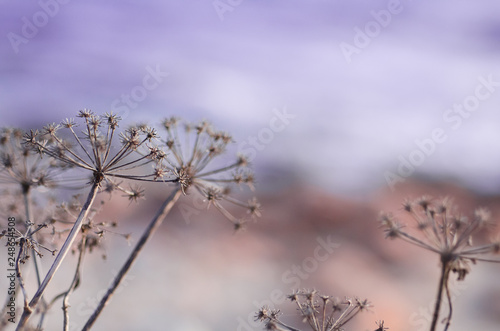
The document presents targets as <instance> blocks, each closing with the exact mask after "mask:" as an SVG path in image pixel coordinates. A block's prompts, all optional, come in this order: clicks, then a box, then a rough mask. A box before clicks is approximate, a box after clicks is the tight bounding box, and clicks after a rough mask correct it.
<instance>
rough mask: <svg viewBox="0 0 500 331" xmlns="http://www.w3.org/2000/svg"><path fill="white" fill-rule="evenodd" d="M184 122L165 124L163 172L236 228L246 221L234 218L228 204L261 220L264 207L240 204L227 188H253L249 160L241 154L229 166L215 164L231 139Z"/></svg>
mask: <svg viewBox="0 0 500 331" xmlns="http://www.w3.org/2000/svg"><path fill="white" fill-rule="evenodd" d="M181 122H182V121H181V120H180V119H178V118H175V117H171V118H168V119H165V120H164V121H163V127H164V128H165V130H166V131H167V136H166V139H165V145H166V147H167V149H168V150H169V151H170V153H169V154H168V155H167V156H166V157H164V158H163V160H162V165H163V169H164V171H168V173H169V174H170V175H171V176H173V181H174V182H177V183H179V185H180V187H181V189H182V192H183V193H184V194H188V193H190V192H191V191H195V192H196V193H198V194H201V195H202V196H203V198H204V200H205V201H206V202H207V207H208V206H213V207H214V208H216V209H217V210H218V211H219V212H220V213H221V214H222V215H224V217H225V218H226V219H228V220H229V221H230V222H231V223H232V224H233V226H234V227H235V228H237V229H238V228H240V227H241V226H242V225H243V224H244V220H242V219H239V218H236V217H235V216H233V215H232V213H230V212H229V210H228V209H227V208H226V207H225V206H224V204H225V203H229V204H232V205H235V206H239V207H243V208H245V209H247V211H248V213H249V214H250V215H251V216H252V217H259V216H260V215H261V206H260V204H259V203H258V202H257V200H256V199H255V198H253V199H251V200H249V201H248V202H244V201H240V200H238V199H236V198H235V197H233V196H232V195H231V190H230V189H229V186H228V185H230V184H246V185H247V186H248V187H250V188H251V189H253V182H254V177H253V174H251V173H250V172H249V171H243V168H244V167H246V166H247V165H248V160H247V159H246V158H245V157H244V156H241V155H239V156H237V158H236V160H235V161H234V162H232V163H230V164H229V165H225V166H215V165H214V163H215V161H214V160H215V159H216V158H218V157H219V156H220V155H221V154H222V153H223V152H224V151H225V150H226V148H227V145H228V144H229V143H231V142H232V138H231V136H230V135H228V134H227V133H225V132H220V131H216V130H214V129H213V128H212V126H211V125H210V124H209V123H208V122H201V123H199V124H197V125H192V124H185V125H181ZM193 128H194V130H193Z"/></svg>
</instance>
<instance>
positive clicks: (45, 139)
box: [0, 110, 261, 330]
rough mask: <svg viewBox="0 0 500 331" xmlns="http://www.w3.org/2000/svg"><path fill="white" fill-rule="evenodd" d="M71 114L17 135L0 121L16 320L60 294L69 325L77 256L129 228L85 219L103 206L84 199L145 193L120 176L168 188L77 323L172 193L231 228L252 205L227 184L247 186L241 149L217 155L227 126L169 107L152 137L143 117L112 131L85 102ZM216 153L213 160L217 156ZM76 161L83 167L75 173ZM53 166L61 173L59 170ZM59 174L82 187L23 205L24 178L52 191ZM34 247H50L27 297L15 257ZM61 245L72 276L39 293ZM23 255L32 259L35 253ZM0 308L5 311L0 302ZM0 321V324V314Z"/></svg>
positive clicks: (77, 281) (109, 121)
mask: <svg viewBox="0 0 500 331" xmlns="http://www.w3.org/2000/svg"><path fill="white" fill-rule="evenodd" d="M77 117H78V118H79V119H80V123H77V122H76V121H74V120H73V119H66V120H64V121H63V122H62V123H61V124H55V123H53V124H49V125H47V126H45V127H44V128H43V129H42V130H41V131H38V130H30V132H28V133H26V134H24V135H23V133H22V131H21V130H18V129H3V130H2V132H1V135H0V158H1V161H2V166H1V168H0V184H1V185H2V186H6V187H7V186H13V188H12V189H7V188H6V189H5V191H3V192H2V194H3V195H5V196H6V197H8V198H13V199H12V202H8V201H9V199H4V200H2V203H6V206H7V208H6V209H2V210H7V215H6V216H7V217H6V219H7V218H9V219H16V228H15V229H14V230H12V231H11V232H8V231H7V230H4V231H3V232H2V236H4V237H5V238H6V239H7V240H8V241H9V242H10V241H12V243H13V244H15V245H16V246H17V247H18V250H19V252H18V253H17V258H16V261H15V266H16V274H17V280H18V282H17V286H18V288H17V289H16V290H18V289H20V290H21V292H22V293H23V297H24V309H23V313H22V316H21V318H20V320H19V322H18V324H17V330H28V329H31V328H32V326H30V325H29V324H28V321H29V319H30V317H31V316H32V314H33V313H34V312H36V314H39V315H40V320H39V322H38V324H37V327H36V328H37V329H39V330H41V329H42V328H43V323H44V319H45V316H46V312H47V311H48V310H49V308H51V307H52V306H53V305H54V303H55V302H57V300H59V299H62V302H63V305H62V308H63V329H64V330H68V329H69V317H70V311H69V309H68V308H69V307H70V305H69V299H70V296H71V294H72V293H73V292H74V290H75V289H77V288H78V287H79V286H80V285H81V274H82V271H83V269H82V267H83V260H84V258H85V256H86V255H87V254H88V253H90V252H92V250H93V248H94V247H97V246H99V245H100V241H101V238H102V237H103V236H104V234H105V233H107V232H111V233H113V234H117V235H122V236H123V237H125V238H126V239H129V238H130V235H128V234H127V235H125V234H120V233H119V232H116V231H114V230H111V229H110V228H112V227H115V226H116V224H115V223H111V224H110V223H107V222H98V221H95V220H94V218H95V217H97V216H96V215H97V214H98V213H99V211H100V209H101V208H104V207H105V206H103V205H102V204H101V205H99V206H97V207H96V206H94V205H95V201H96V196H97V194H98V193H99V192H107V193H113V192H115V191H119V192H121V193H122V194H124V195H125V196H126V197H127V198H128V199H129V200H130V201H131V202H133V201H136V202H137V201H139V200H141V199H143V198H144V197H145V191H146V189H144V188H143V187H141V186H139V185H137V184H129V185H128V187H125V186H123V181H124V180H126V181H128V182H130V183H133V182H136V183H143V184H147V183H148V182H155V183H156V184H152V185H163V186H164V188H165V191H166V192H170V193H169V194H168V197H167V198H166V200H165V202H164V203H163V204H162V206H161V207H160V208H159V210H158V212H157V213H156V215H155V217H154V218H153V219H152V220H151V222H150V223H149V225H148V226H147V228H146V229H145V231H144V233H143V235H142V236H141V238H140V239H139V240H138V242H137V244H136V246H135V248H134V249H133V250H132V252H131V254H130V256H129V258H128V259H127V261H126V262H125V263H124V265H123V267H122V269H121V270H120V272H119V273H118V275H117V276H116V278H115V279H114V281H113V283H112V285H111V286H110V288H109V289H108V292H107V294H106V295H105V296H104V297H103V299H102V300H101V303H100V305H99V307H98V308H97V309H96V310H95V312H94V313H93V314H92V316H91V317H90V318H89V321H88V322H87V324H86V325H85V326H84V328H83V329H84V330H86V329H90V327H91V326H92V325H93V323H94V322H95V320H96V318H97V317H98V316H99V314H100V313H101V311H102V309H103V307H104V306H105V305H106V303H107V302H108V300H109V298H110V297H111V295H112V294H113V292H114V291H115V290H116V287H117V286H118V284H119V283H120V281H121V280H122V279H123V277H124V276H125V275H126V273H127V271H128V270H129V269H130V267H131V266H132V263H133V262H134V261H135V260H136V259H137V256H138V255H139V253H140V251H141V250H142V248H143V247H144V245H145V244H146V242H147V241H148V240H149V239H150V237H151V236H152V235H153V233H154V232H155V231H156V229H157V228H158V227H159V226H160V224H161V223H162V221H163V219H164V218H165V216H166V215H167V214H168V213H169V211H170V210H171V208H172V207H173V206H174V205H175V203H176V202H177V201H178V199H179V198H180V197H181V196H183V195H184V196H190V195H191V194H201V195H202V197H203V199H204V200H205V201H206V203H207V208H208V207H210V206H213V208H215V209H216V210H218V211H219V212H220V213H221V214H222V215H223V217H224V218H225V219H227V220H228V221H229V222H231V224H232V225H233V227H234V228H235V229H240V228H241V227H242V226H243V225H244V224H245V222H246V221H247V220H248V219H253V218H255V217H259V216H260V213H261V211H260V204H259V203H258V202H257V200H256V199H255V198H251V199H249V200H248V201H240V200H239V199H238V198H236V196H234V195H233V194H232V192H233V189H232V188H231V186H232V185H236V186H240V185H243V184H244V185H246V186H248V187H250V188H251V189H252V190H253V182H254V179H253V174H252V173H251V172H250V171H248V170H246V167H247V165H248V162H247V161H246V159H245V158H244V157H243V156H238V157H236V158H235V160H234V161H233V162H232V163H230V164H228V163H226V162H225V161H224V160H223V159H222V158H220V157H221V156H223V155H224V153H225V152H226V148H227V146H228V145H229V144H230V143H231V142H232V139H231V137H230V136H229V135H228V134H227V133H224V132H220V131H216V130H214V129H213V128H212V127H211V125H210V124H208V123H207V122H201V123H200V124H197V125H192V124H189V123H184V122H182V121H180V120H179V119H177V118H175V117H172V118H169V119H167V120H165V121H164V122H163V127H164V129H165V130H166V137H165V139H161V137H160V136H159V135H158V133H157V131H156V130H155V129H153V128H151V127H149V126H146V125H138V126H132V127H129V128H128V129H126V130H124V131H121V132H120V131H119V122H120V118H119V117H118V116H116V115H113V114H110V113H107V114H105V115H102V116H99V115H96V114H95V113H93V112H92V111H90V110H82V111H80V113H79V114H78V116H77ZM117 140H119V141H118V142H117ZM217 159H220V161H219V162H217ZM214 160H215V161H214ZM78 171H80V172H83V173H86V174H87V175H83V176H82V175H81V174H76V172H78ZM63 172H65V173H66V176H63V177H64V178H60V175H61V174H62V173H63ZM71 176H73V177H71ZM68 178H73V179H72V180H74V182H78V178H79V179H80V182H81V183H80V185H79V186H83V188H87V190H88V191H87V193H86V199H84V201H83V203H80V200H79V199H78V198H77V197H76V196H75V199H74V200H72V201H69V202H63V203H61V204H57V203H55V202H52V201H53V200H51V198H49V197H45V202H46V203H48V202H50V204H49V205H51V206H52V207H51V208H46V211H48V210H50V212H49V213H48V215H46V214H45V213H44V212H40V213H36V215H33V214H32V212H31V208H32V205H33V204H34V202H33V201H31V200H32V199H31V195H30V193H31V191H32V190H33V188H39V187H42V186H43V187H45V188H46V190H47V191H48V192H49V193H52V192H55V191H56V190H57V189H60V188H68V186H67V185H66V184H67V183H69V181H70V179H68ZM75 178H76V179H75ZM82 178H84V180H83V182H82V180H81V179H82ZM85 178H86V179H85ZM63 183H64V185H63ZM150 185H151V184H150ZM77 186H78V185H77ZM77 186H72V187H73V188H75V187H77ZM45 193H47V192H45ZM16 195H21V196H22V197H23V200H22V201H23V202H24V208H23V209H24V213H19V209H20V208H19V207H18V204H17V203H16V202H15V201H16V200H15V198H16ZM40 195H43V194H40ZM17 201H18V200H17ZM229 205H232V206H234V207H239V208H243V209H244V210H246V211H247V213H246V215H247V216H246V217H244V218H241V217H236V216H233V213H232V209H234V208H229V209H228V207H227V206H229ZM47 206H48V205H47ZM129 207H130V206H129ZM14 216H15V217H14ZM33 220H36V222H34V221H33ZM68 225H69V226H70V227H69V228H67V226H68ZM5 228H7V225H5ZM77 238H79V239H78V240H77ZM44 241H50V242H51V244H52V246H56V247H55V248H52V247H48V246H46V245H45V244H44V243H43V242H44ZM75 243H76V244H75ZM42 250H45V251H47V252H50V253H53V254H55V256H56V257H55V259H54V261H53V263H52V265H51V266H50V269H49V271H48V272H47V273H46V274H45V276H44V275H43V273H42V271H41V270H40V267H39V266H38V264H35V269H36V271H37V272H36V275H37V290H36V293H35V294H34V295H33V296H32V297H31V298H30V296H29V294H28V293H27V291H26V289H25V285H24V284H25V282H24V278H23V272H22V271H23V270H24V268H22V267H21V264H24V263H25V262H26V261H27V260H28V259H29V258H30V257H31V256H33V255H34V256H35V257H36V258H41V257H42V256H43V254H42ZM69 252H73V253H75V252H76V253H77V265H76V268H75V272H74V276H73V278H72V280H71V282H70V283H69V284H68V285H67V288H66V290H64V291H63V292H62V293H60V294H59V295H56V296H55V297H54V298H53V299H52V300H50V301H47V300H45V298H44V292H45V290H46V288H47V286H48V285H49V283H50V282H51V280H52V279H53V277H54V275H55V273H56V272H57V270H58V269H59V267H60V266H61V264H62V263H63V261H64V259H65V257H66V255H67V254H68V253H69ZM33 260H34V261H35V262H36V259H35V258H34V259H33ZM7 300H9V298H7ZM7 302H8V301H7ZM2 316H3V317H4V316H6V309H5V307H4V310H3V311H2ZM2 323H3V325H6V323H7V318H2Z"/></svg>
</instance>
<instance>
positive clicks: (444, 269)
mask: <svg viewBox="0 0 500 331" xmlns="http://www.w3.org/2000/svg"><path fill="white" fill-rule="evenodd" d="M449 275H450V272H449V268H448V262H447V261H446V260H444V261H441V278H440V280H439V287H438V292H437V295H436V303H435V306H434V314H433V316H432V323H431V328H430V331H436V325H437V321H438V318H439V310H440V309H441V301H442V297H443V289H444V288H445V287H446V284H447V283H448V276H449Z"/></svg>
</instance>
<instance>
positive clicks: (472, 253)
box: [381, 196, 500, 331]
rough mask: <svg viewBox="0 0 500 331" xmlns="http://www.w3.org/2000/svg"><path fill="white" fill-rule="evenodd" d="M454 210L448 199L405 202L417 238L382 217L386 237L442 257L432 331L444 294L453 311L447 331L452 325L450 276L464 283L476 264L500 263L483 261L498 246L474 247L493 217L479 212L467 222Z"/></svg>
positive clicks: (494, 260)
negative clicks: (479, 235) (414, 224)
mask: <svg viewBox="0 0 500 331" xmlns="http://www.w3.org/2000/svg"><path fill="white" fill-rule="evenodd" d="M454 209H455V208H454V206H453V204H452V202H451V200H450V199H448V198H445V199H442V200H434V199H432V198H431V197H428V196H424V197H422V198H420V199H417V200H415V201H413V202H412V201H408V200H407V201H405V202H404V204H403V210H404V211H405V212H406V213H407V214H409V215H410V216H411V217H412V219H413V220H414V221H415V223H416V229H417V233H419V234H416V235H414V234H410V233H409V232H407V231H405V230H403V226H402V225H401V224H400V223H399V222H398V221H396V220H394V218H393V217H392V216H391V215H387V214H383V215H382V217H381V222H382V226H383V227H384V228H385V232H386V237H389V238H391V239H394V238H398V239H402V240H404V241H406V242H409V243H411V244H413V245H416V246H418V247H421V248H424V249H426V250H428V251H431V252H434V253H436V254H437V255H439V258H440V264H441V280H440V282H439V287H438V294H437V297H436V305H435V309H434V316H433V320H432V324H431V331H432V330H435V328H436V324H437V320H438V317H439V311H440V307H441V301H442V295H443V291H445V292H446V298H447V302H448V306H449V308H450V309H449V314H448V317H447V318H446V319H445V321H446V326H445V330H446V329H448V327H449V325H450V322H451V316H452V304H451V298H450V291H449V288H448V282H449V276H450V273H455V274H456V275H457V279H458V280H463V279H464V278H465V277H466V276H467V274H468V273H469V272H470V268H471V264H475V263H476V261H487V262H500V260H498V259H491V258H483V257H481V256H483V255H488V254H496V253H498V248H499V247H500V243H499V242H496V243H490V244H484V245H480V246H473V245H472V238H473V235H474V234H475V233H477V232H478V231H479V230H481V229H482V228H484V226H485V225H486V224H487V223H488V221H489V219H490V213H489V212H488V211H487V210H485V209H482V208H480V209H477V210H476V211H475V212H474V215H473V217H471V218H466V217H464V216H463V215H460V214H458V213H456V212H455V211H454Z"/></svg>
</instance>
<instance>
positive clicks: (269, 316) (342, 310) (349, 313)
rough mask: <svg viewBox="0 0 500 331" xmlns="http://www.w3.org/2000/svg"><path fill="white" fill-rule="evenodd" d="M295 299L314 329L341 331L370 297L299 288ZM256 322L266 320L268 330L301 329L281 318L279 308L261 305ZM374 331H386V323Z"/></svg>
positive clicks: (305, 321) (367, 306) (301, 312)
mask: <svg viewBox="0 0 500 331" xmlns="http://www.w3.org/2000/svg"><path fill="white" fill-rule="evenodd" d="M288 299H289V300H290V301H291V302H294V303H295V304H296V306H297V309H298V311H299V313H300V315H301V316H302V318H303V323H305V324H307V325H308V327H309V330H313V331H341V330H345V329H344V327H345V325H346V324H347V323H348V322H349V321H351V320H352V319H353V318H354V317H355V316H356V315H358V314H359V313H361V312H363V311H366V310H368V308H369V307H370V306H371V304H370V303H369V302H368V300H366V299H365V300H360V299H358V298H345V299H343V300H341V299H339V298H335V297H331V296H328V295H320V294H318V292H317V291H315V290H302V291H296V292H294V293H292V294H290V295H289V296H288ZM255 319H256V320H257V321H261V322H263V323H265V329H266V330H279V331H299V330H301V329H298V328H295V327H292V326H290V325H288V324H286V323H285V322H283V321H282V320H280V310H278V309H271V308H269V307H267V306H264V307H262V308H261V309H260V310H259V311H258V312H257V314H256V315H255ZM377 325H378V328H377V329H376V330H375V331H383V330H387V328H386V327H384V322H383V321H380V322H377Z"/></svg>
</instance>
